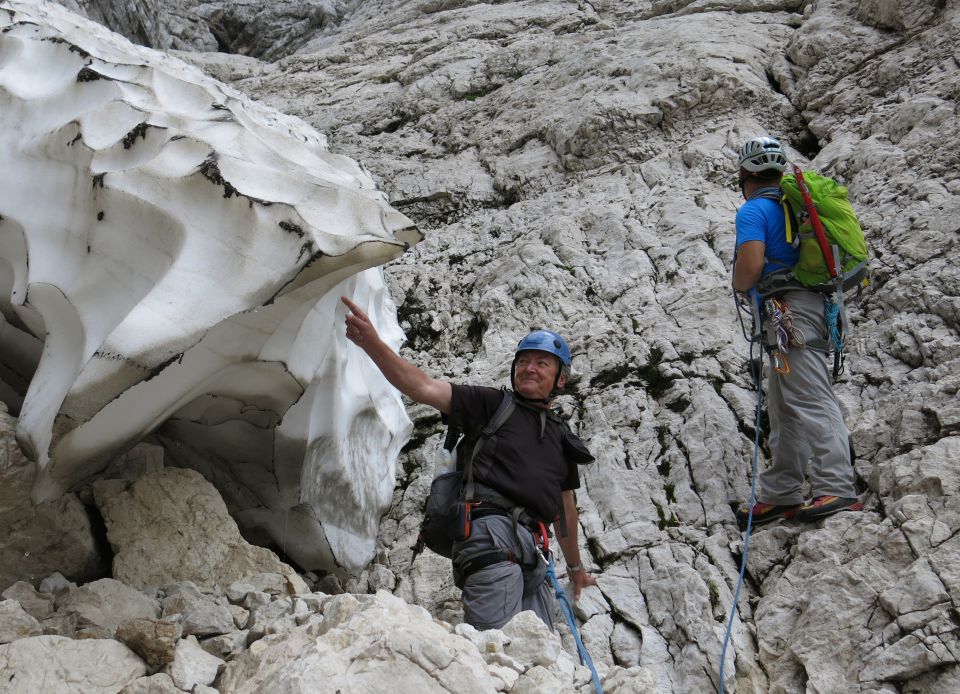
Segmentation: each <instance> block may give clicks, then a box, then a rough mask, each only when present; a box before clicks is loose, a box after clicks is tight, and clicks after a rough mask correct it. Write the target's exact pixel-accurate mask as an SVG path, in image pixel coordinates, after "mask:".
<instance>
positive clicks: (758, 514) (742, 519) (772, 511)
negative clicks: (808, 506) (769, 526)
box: [737, 501, 800, 529]
mask: <svg viewBox="0 0 960 694" xmlns="http://www.w3.org/2000/svg"><path fill="white" fill-rule="evenodd" d="M799 510H800V504H782V505H777V504H765V503H763V502H762V501H758V502H757V503H755V504H754V505H753V524H754V525H762V524H764V523H769V522H770V521H775V520H777V519H779V518H793V517H794V516H795V515H797V512H798V511H799ZM749 516H750V509H749V508H748V507H747V506H741V507H740V508H738V509H737V523H739V524H740V528H741V529H746V527H747V518H748V517H749Z"/></svg>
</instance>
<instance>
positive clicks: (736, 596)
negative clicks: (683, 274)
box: [720, 290, 763, 694]
mask: <svg viewBox="0 0 960 694" xmlns="http://www.w3.org/2000/svg"><path fill="white" fill-rule="evenodd" d="M755 291H756V290H751V295H752V296H751V299H752V300H753V301H757V297H756V295H755ZM750 359H751V361H752V360H753V342H752V341H751V344H750ZM759 359H760V363H759V364H758V365H757V368H756V369H755V370H754V371H753V384H754V386H755V387H756V389H757V410H756V415H755V417H754V431H755V433H754V438H753V465H752V467H751V470H750V502H749V503H750V507H749V508H750V513H749V514H748V515H747V531H746V534H745V535H744V536H743V559H742V560H741V561H740V576H739V578H737V589H736V590H735V591H734V592H733V603H732V604H731V605H730V617H729V618H728V619H727V628H726V631H725V632H724V634H723V648H722V649H721V650H720V694H723V693H724V684H723V671H724V667H725V666H726V662H727V646H728V645H729V644H730V634H731V633H732V631H733V618H734V617H735V616H736V614H737V604H738V603H739V602H740V589H741V588H742V587H743V577H744V575H745V574H746V572H747V553H748V552H749V550H750V532H751V531H752V530H753V507H754V505H755V504H756V503H757V467H758V465H759V460H760V416H761V413H762V408H763V350H762V349H761V350H760V356H759Z"/></svg>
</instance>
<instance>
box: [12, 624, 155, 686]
mask: <svg viewBox="0 0 960 694" xmlns="http://www.w3.org/2000/svg"><path fill="white" fill-rule="evenodd" d="M146 670H147V668H146V665H145V664H144V662H143V661H142V660H141V659H140V658H139V657H137V655H136V654H135V653H134V652H133V651H131V650H130V649H129V648H127V647H126V646H124V645H123V644H122V643H120V642H119V641H113V640H110V639H87V640H81V641H75V640H73V639H68V638H65V637H63V636H34V637H31V638H28V639H20V640H19V641H14V642H13V643H9V644H6V645H2V646H0V681H2V682H3V684H4V688H5V689H7V690H8V691H10V692H45V694H76V692H85V693H89V694H115V693H116V692H119V691H120V690H121V689H123V688H124V687H125V686H126V685H127V684H129V683H131V682H133V681H134V680H136V679H138V678H140V677H142V676H143V675H144V674H146Z"/></svg>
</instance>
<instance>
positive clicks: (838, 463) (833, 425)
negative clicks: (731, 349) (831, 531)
mask: <svg viewBox="0 0 960 694" xmlns="http://www.w3.org/2000/svg"><path fill="white" fill-rule="evenodd" d="M783 298H784V300H785V301H786V304H787V308H788V311H789V312H790V313H791V314H792V316H793V324H794V326H795V327H796V328H798V329H799V330H800V331H801V332H802V333H803V336H804V339H805V340H807V341H811V340H823V339H824V338H825V337H826V335H827V324H826V319H825V318H824V315H823V297H822V296H820V295H819V294H816V293H814V292H808V291H792V292H788V293H786V294H785V295H784V297H783ZM767 327H768V340H769V339H770V334H769V326H767ZM786 357H787V361H788V363H789V367H790V371H789V373H783V374H781V373H778V372H777V371H776V370H775V369H773V368H772V366H771V369H770V377H769V380H768V388H767V391H768V393H767V412H768V413H769V416H770V450H771V452H772V453H773V463H772V464H771V465H770V466H769V467H768V468H767V469H766V470H764V471H763V472H761V473H760V476H759V482H760V489H759V491H758V496H757V498H758V499H759V500H760V501H763V502H765V503H768V504H798V503H801V502H802V501H803V481H804V475H806V478H807V481H809V483H810V493H811V495H812V496H814V497H817V496H824V495H833V496H841V497H855V496H856V495H857V492H856V488H855V487H854V474H853V466H852V465H851V462H850V444H849V432H848V430H847V427H846V425H845V424H844V423H843V415H842V414H841V413H840V406H839V405H838V404H837V400H836V397H835V396H834V394H833V386H832V384H831V382H830V370H829V365H828V364H827V355H826V354H825V353H823V352H822V351H818V350H815V349H812V348H807V347H791V348H790V350H789V352H788V353H787V354H786Z"/></svg>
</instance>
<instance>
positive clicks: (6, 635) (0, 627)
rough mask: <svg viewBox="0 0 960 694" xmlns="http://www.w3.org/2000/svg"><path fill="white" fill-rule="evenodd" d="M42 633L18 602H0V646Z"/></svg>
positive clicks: (37, 623)
mask: <svg viewBox="0 0 960 694" xmlns="http://www.w3.org/2000/svg"><path fill="white" fill-rule="evenodd" d="M42 633H43V629H42V628H41V627H40V622H38V621H37V620H36V619H34V618H33V617H32V616H30V615H29V614H27V612H26V611H24V609H23V608H22V607H20V603H19V602H17V601H16V600H0V644H4V643H10V642H11V641H16V640H17V639H22V638H26V637H28V636H40V635H41V634H42Z"/></svg>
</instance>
